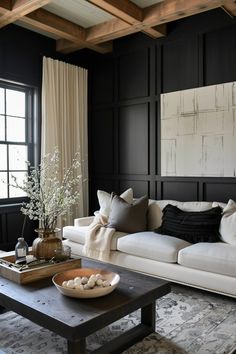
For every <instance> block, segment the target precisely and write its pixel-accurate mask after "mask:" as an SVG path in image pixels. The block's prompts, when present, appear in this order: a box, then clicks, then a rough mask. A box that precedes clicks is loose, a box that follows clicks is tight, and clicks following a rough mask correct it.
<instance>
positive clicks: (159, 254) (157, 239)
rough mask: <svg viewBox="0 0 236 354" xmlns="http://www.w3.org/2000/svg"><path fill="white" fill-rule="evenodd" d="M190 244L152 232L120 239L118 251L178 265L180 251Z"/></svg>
mask: <svg viewBox="0 0 236 354" xmlns="http://www.w3.org/2000/svg"><path fill="white" fill-rule="evenodd" d="M189 245H190V243H188V242H186V241H183V240H180V239H178V238H175V237H171V236H164V237H163V236H162V235H158V234H156V233H154V232H152V231H145V232H138V233H135V234H130V235H127V236H124V237H122V238H119V239H118V242H117V249H118V250H119V251H121V252H123V253H128V254H132V255H134V256H137V257H142V258H148V259H153V260H156V261H161V262H168V263H177V258H178V251H179V250H180V249H182V248H184V247H187V246H189Z"/></svg>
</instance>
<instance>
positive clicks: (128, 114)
mask: <svg viewBox="0 0 236 354" xmlns="http://www.w3.org/2000/svg"><path fill="white" fill-rule="evenodd" d="M118 134H119V174H137V175H138V174H144V175H147V174H149V158H148V156H149V154H148V151H149V107H148V104H147V103H144V104H133V105H130V106H123V107H121V108H120V109H119V132H118Z"/></svg>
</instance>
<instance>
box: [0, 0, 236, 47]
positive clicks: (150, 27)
mask: <svg viewBox="0 0 236 354" xmlns="http://www.w3.org/2000/svg"><path fill="white" fill-rule="evenodd" d="M57 2H58V3H59V2H60V4H63V6H64V10H63V8H62V7H61V8H60V11H59V13H58V11H57V14H55V13H53V12H51V11H49V10H50V6H49V5H50V3H52V4H54V5H55V6H56V5H57ZM70 2H73V5H76V3H77V8H78V9H79V8H80V6H81V7H82V6H83V3H84V5H86V6H85V7H84V8H85V9H87V11H88V14H87V16H88V18H89V16H90V17H91V18H93V16H94V13H95V15H97V16H98V14H99V11H100V12H101V15H102V14H103V16H101V18H102V19H103V20H102V22H101V20H100V21H98V23H96V24H93V25H90V26H88V27H86V26H85V25H84V26H82V25H80V23H79V20H78V21H75V20H74V19H73V20H72V21H71V20H70V19H68V16H64V14H65V13H66V11H65V10H66V7H67V6H68V5H69V2H68V0H64V1H62V0H0V28H3V27H4V26H6V25H8V24H10V23H16V24H18V23H19V22H18V21H19V20H20V23H21V24H22V25H25V26H27V28H29V29H31V30H36V31H43V33H44V34H45V35H48V36H51V37H53V36H54V38H55V39H56V40H57V50H58V51H59V52H62V53H70V52H73V51H76V50H78V49H82V48H90V49H92V50H95V51H97V52H99V53H107V52H110V51H112V41H113V40H114V39H116V38H119V37H123V36H126V35H128V34H131V33H135V32H143V33H145V34H146V35H148V36H150V37H152V38H159V37H162V36H165V35H166V34H167V33H166V24H167V23H168V22H171V21H175V20H177V19H180V18H183V17H187V16H191V15H195V14H198V13H200V12H204V11H209V10H212V9H215V8H219V7H220V8H222V9H223V10H224V11H225V12H227V13H228V14H229V15H230V16H232V17H234V16H236V0H156V1H152V2H151V3H152V5H149V6H146V7H145V5H148V3H150V2H149V1H148V0H146V1H144V0H143V1H141V0H133V1H131V0H87V1H86V0H70ZM137 3H138V4H141V5H142V6H140V5H137ZM89 6H90V7H89ZM91 9H92V11H91ZM73 15H74V17H76V15H77V14H76V13H74V14H73ZM106 16H107V17H106ZM66 17H67V18H66ZM78 17H79V13H78ZM104 19H105V21H104ZM82 20H83V19H82ZM82 20H81V19H80V21H81V22H83V21H82Z"/></svg>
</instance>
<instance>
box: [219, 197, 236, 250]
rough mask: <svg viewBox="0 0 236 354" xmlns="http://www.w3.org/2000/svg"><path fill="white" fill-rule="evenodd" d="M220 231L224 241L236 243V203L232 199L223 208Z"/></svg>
mask: <svg viewBox="0 0 236 354" xmlns="http://www.w3.org/2000/svg"><path fill="white" fill-rule="evenodd" d="M219 231H220V236H221V240H222V241H224V242H227V243H230V244H231V245H236V203H235V202H234V201H233V200H232V199H230V200H229V201H228V204H227V205H226V206H225V208H224V209H223V215H222V218H221V222H220V230H219Z"/></svg>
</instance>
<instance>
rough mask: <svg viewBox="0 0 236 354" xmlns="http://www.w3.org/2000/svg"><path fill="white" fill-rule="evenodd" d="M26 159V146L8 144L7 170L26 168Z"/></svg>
mask: <svg viewBox="0 0 236 354" xmlns="http://www.w3.org/2000/svg"><path fill="white" fill-rule="evenodd" d="M27 160H28V148H27V146H25V145H23V146H22V145H9V170H26V169H27Z"/></svg>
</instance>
